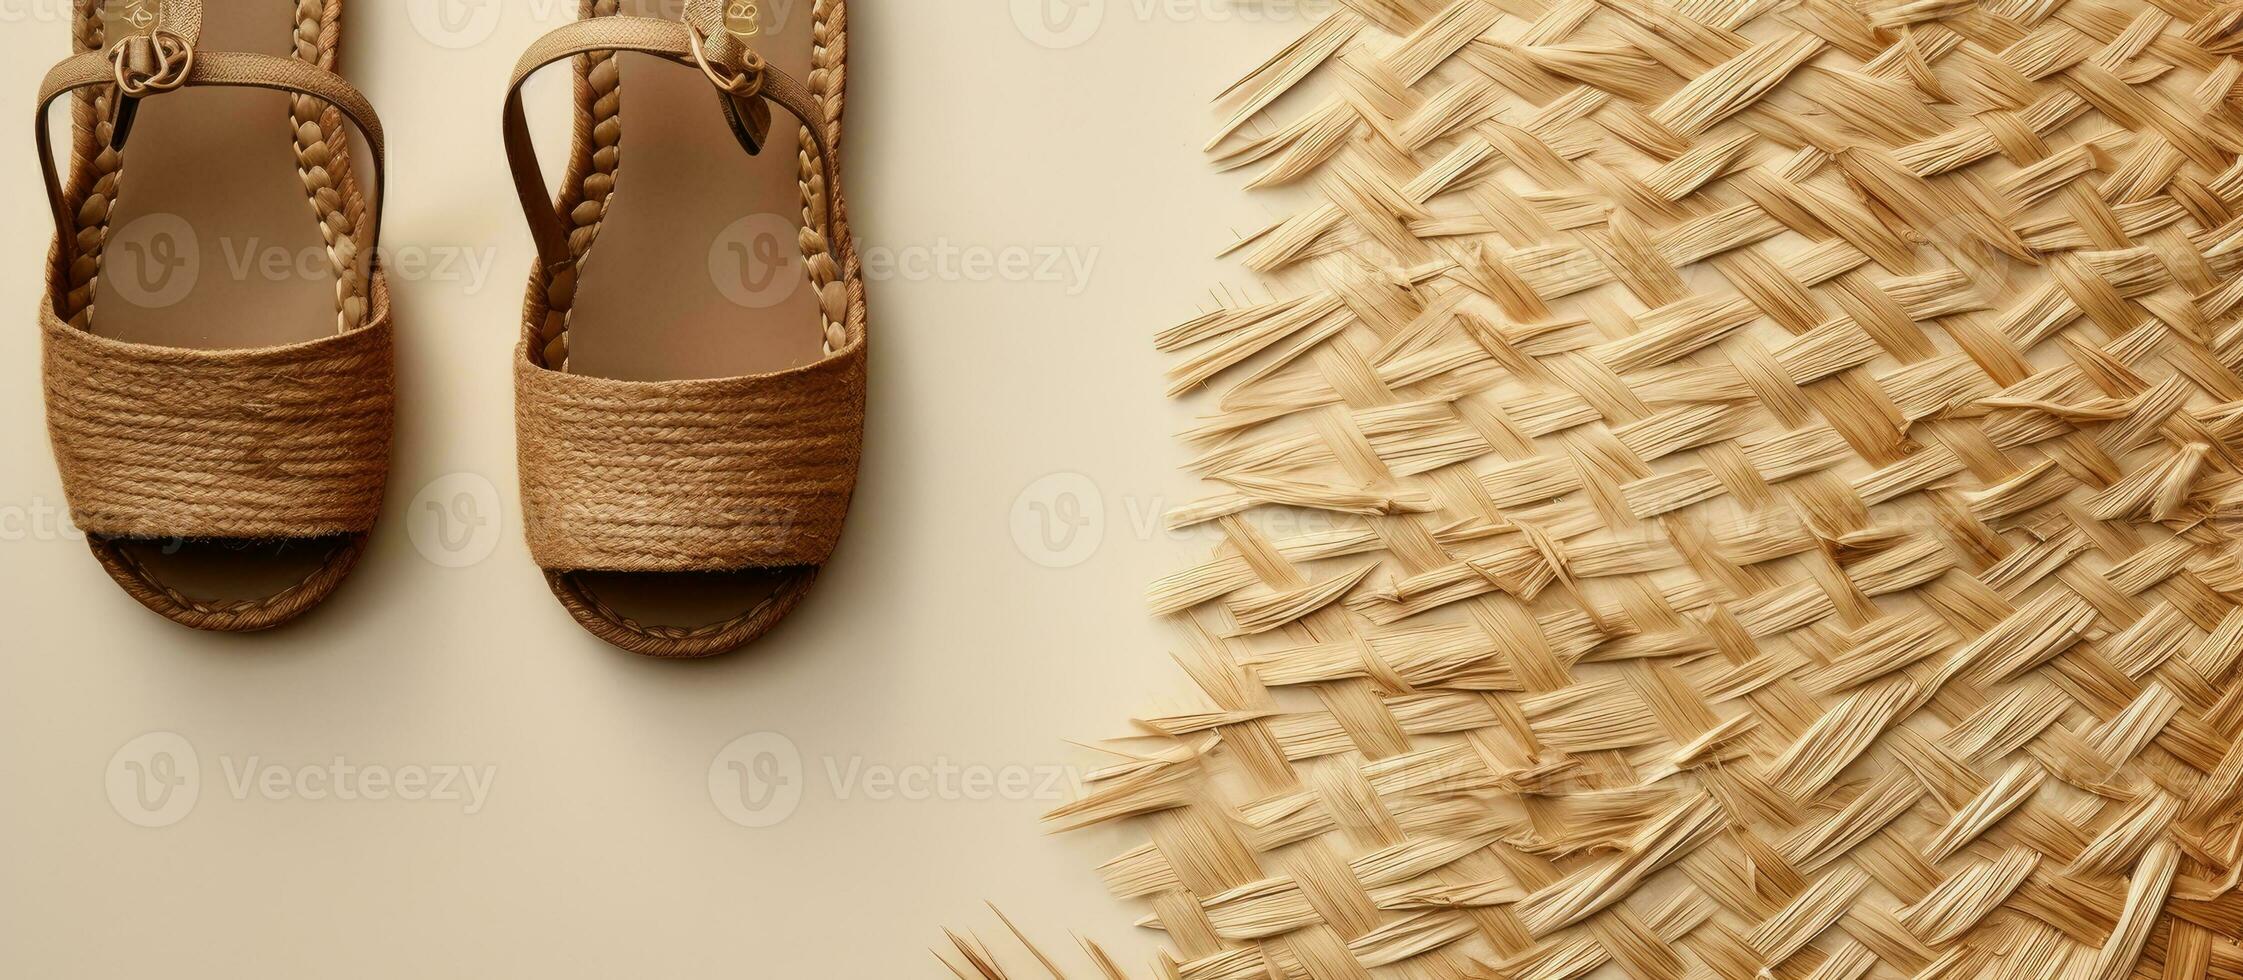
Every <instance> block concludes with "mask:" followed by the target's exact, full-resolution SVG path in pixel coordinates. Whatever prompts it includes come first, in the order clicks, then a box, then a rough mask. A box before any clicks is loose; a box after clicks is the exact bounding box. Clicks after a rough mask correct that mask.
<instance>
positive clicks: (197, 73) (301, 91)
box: [32, 0, 389, 262]
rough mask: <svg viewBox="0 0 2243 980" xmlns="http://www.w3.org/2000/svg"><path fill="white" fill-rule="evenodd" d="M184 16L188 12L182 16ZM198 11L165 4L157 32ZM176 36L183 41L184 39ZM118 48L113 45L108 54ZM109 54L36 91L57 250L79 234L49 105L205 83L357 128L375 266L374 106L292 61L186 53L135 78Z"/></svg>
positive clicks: (326, 74) (94, 55)
mask: <svg viewBox="0 0 2243 980" xmlns="http://www.w3.org/2000/svg"><path fill="white" fill-rule="evenodd" d="M182 11H187V12H188V13H184V14H183V13H181V12H182ZM201 11H202V7H201V4H200V2H199V0H170V2H169V3H167V4H165V6H164V17H163V20H162V21H161V22H160V23H161V24H162V25H163V26H162V27H160V28H158V30H160V31H166V32H168V31H170V29H171V28H170V25H171V24H172V23H173V18H175V17H181V18H184V19H185V22H186V28H187V30H188V31H189V32H190V33H193V32H194V30H195V28H196V26H197V25H199V23H200V15H201ZM146 36H149V37H153V36H154V35H153V34H151V35H146ZM181 37H182V39H184V35H181ZM127 40H128V41H129V40H130V39H129V38H128V39H127ZM123 43H125V42H119V44H120V45H122V44H123ZM163 43H168V42H163ZM116 50H118V48H117V47H112V49H111V51H116ZM111 51H89V52H87V53H85V54H81V55H77V56H75V57H71V58H68V59H66V60H64V61H63V62H62V63H61V64H58V65H56V66H54V68H53V69H52V70H50V71H48V72H47V78H46V81H45V82H44V83H42V84H41V85H40V86H39V108H38V111H37V113H36V114H35V117H34V119H33V126H32V129H33V130H34V137H33V138H34V139H35V140H36V142H37V144H38V148H39V170H40V174H41V175H42V176H43V177H44V178H45V179H46V186H47V203H48V205H49V206H50V207H52V208H53V209H54V222H55V233H56V234H57V235H60V236H61V238H60V243H61V247H62V248H63V249H64V250H65V251H66V252H67V251H68V250H69V249H71V248H73V247H74V245H75V243H76V242H77V240H78V228H77V219H76V216H75V215H73V214H71V213H70V207H69V204H68V202H66V201H65V200H64V199H63V192H62V181H61V179H60V177H59V176H58V175H57V172H56V166H55V159H54V146H53V142H54V141H53V139H52V138H51V137H50V136H49V135H48V132H47V128H48V122H47V118H48V114H49V112H50V111H51V110H52V109H53V107H54V103H55V102H56V101H57V100H59V99H61V98H62V97H63V96H65V95H69V94H71V93H73V92H78V91H81V90H84V89H89V88H97V87H100V86H103V85H107V86H112V87H114V88H116V89H117V90H118V91H116V92H114V93H113V96H114V97H115V98H116V99H118V100H120V104H122V100H127V99H130V100H137V99H144V98H154V97H156V96H159V95H161V94H163V93H165V92H169V91H172V90H174V89H179V88H193V87H196V86H205V85H208V86H221V87H232V88H263V89H272V90H274V91H279V92H289V93H293V94H297V95H308V96H311V97H312V98H315V99H318V100H320V101H322V102H325V103H327V104H328V105H331V106H334V107H335V108H336V109H338V110H340V111H341V112H342V114H343V116H344V118H346V119H349V120H350V122H351V125H353V126H355V127H357V129H358V132H359V135H360V136H361V137H362V138H364V139H365V140H366V146H367V149H368V150H369V151H370V152H372V153H373V156H374V198H373V201H372V203H370V204H369V205H368V209H369V210H370V211H371V212H372V215H373V220H372V221H371V222H370V225H371V226H372V230H371V231H370V232H369V233H368V241H367V254H368V255H370V256H373V257H374V259H373V260H374V261H375V262H379V261H380V251H381V235H382V232H381V228H382V218H381V214H382V206H383V205H385V204H387V203H389V198H388V195H387V193H386V192H385V191H384V186H385V182H386V180H387V171H386V169H385V167H384V159H383V158H384V151H383V146H382V121H381V118H380V117H379V116H376V115H375V114H374V107H373V105H372V104H370V103H368V102H367V101H366V97H365V96H364V95H362V94H360V93H359V91H358V90H357V89H356V88H353V87H351V84H350V83H349V82H346V81H344V80H343V78H342V76H340V75H337V74H335V73H334V72H331V71H328V70H326V69H324V68H320V67H319V66H317V65H312V64H308V63H305V62H303V61H299V60H297V59H295V58H284V57H280V56H278V55H269V54H251V53H245V52H237V51H207V52H196V51H194V49H193V48H192V47H188V48H186V49H184V53H183V54H182V55H181V56H180V58H179V60H176V61H174V62H172V65H173V67H172V68H171V69H169V70H168V71H167V72H166V73H164V74H159V75H153V76H149V77H147V78H137V76H128V75H127V67H126V65H125V64H124V62H122V61H120V60H117V59H114V58H112V56H111ZM123 77H135V78H137V80H138V81H139V82H140V91H139V92H138V94H137V95H127V94H126V92H125V91H124V89H125V86H124V84H123V83H122V82H120V78H123ZM151 79H153V81H151ZM125 124H129V120H120V125H125ZM66 258H67V256H66Z"/></svg>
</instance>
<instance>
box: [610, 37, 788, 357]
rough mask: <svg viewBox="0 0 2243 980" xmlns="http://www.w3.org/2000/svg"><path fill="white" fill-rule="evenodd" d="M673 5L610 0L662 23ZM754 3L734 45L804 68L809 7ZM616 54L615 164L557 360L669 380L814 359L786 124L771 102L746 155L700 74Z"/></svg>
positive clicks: (782, 65)
mask: <svg viewBox="0 0 2243 980" xmlns="http://www.w3.org/2000/svg"><path fill="white" fill-rule="evenodd" d="M677 6H678V0H624V3H623V9H622V12H623V13H624V14H626V15H636V16H643V17H664V18H668V19H673V20H674V19H676V18H677V16H678V14H677ZM761 9H762V10H763V11H764V16H765V18H766V23H765V24H764V30H763V32H762V33H761V34H760V35H758V36H757V37H755V38H750V39H748V44H749V46H750V47H753V48H755V49H756V50H757V51H759V52H761V53H762V54H763V56H764V57H765V58H767V59H769V60H770V61H771V63H772V64H774V65H777V66H778V67H779V68H780V69H782V70H784V71H786V72H787V73H788V74H791V75H793V76H795V77H796V78H807V77H808V75H809V70H810V54H811V48H812V37H813V35H812V32H811V26H812V21H811V16H810V4H809V3H808V2H807V0H803V2H796V3H765V4H762V5H761ZM782 17H783V18H784V22H780V18H782ZM618 57H619V58H620V59H621V63H620V64H619V65H618V66H617V67H618V74H619V77H620V78H621V81H620V83H619V84H620V87H621V91H622V95H623V99H622V107H621V110H620V116H621V122H622V132H623V138H622V143H621V145H620V149H621V154H620V160H621V162H620V164H619V165H618V166H617V168H616V173H615V191H614V196H613V197H612V198H611V199H610V200H609V202H608V207H607V214H606V217H605V218H604V219H603V220H602V221H601V222H600V232H599V237H598V238H597V239H595V240H594V242H593V244H592V250H591V252H590V253H589V254H588V255H587V256H586V258H585V260H584V266H583V272H582V275H581V278H580V279H579V281H578V284H577V291H576V304H575V307H574V310H573V311H572V312H571V313H570V314H569V327H568V330H569V358H568V370H569V371H570V372H572V373H575V374H589V375H595V376H598V377H603V378H617V379H621V380H626V381H671V380H680V379H687V378H727V377H735V376H738V375H744V374H763V373H767V372H771V371H778V370H783V369H785V368H790V367H795V366H798V365H802V364H809V363H813V362H815V361H817V360H818V359H819V358H820V357H821V356H823V353H824V352H823V348H822V346H821V345H822V343H823V340H824V333H823V331H822V329H821V325H820V323H819V319H818V297H817V291H816V290H815V289H814V288H812V286H811V285H810V283H809V281H808V279H807V278H805V275H804V271H803V262H802V249H801V247H800V244H799V242H798V239H797V236H798V235H799V234H800V232H801V228H802V190H801V185H800V183H799V176H800V172H799V168H798V165H797V162H796V147H797V144H798V142H799V139H800V135H799V124H798V123H797V121H796V120H795V118H794V117H793V116H791V115H789V114H788V113H787V112H786V110H784V109H779V108H776V107H774V108H773V109H772V113H771V114H772V120H771V136H770V139H769V140H768V143H767V145H766V146H765V147H764V148H763V152H762V153H761V154H759V155H756V156H749V155H748V153H747V151H746V150H744V149H742V148H741V147H740V143H739V141H738V140H737V139H735V138H734V137H733V135H732V128H731V127H730V126H729V125H727V124H726V122H725V119H724V113H723V111H722V110H721V108H720V107H719V104H718V101H717V94H716V88H715V86H713V85H711V84H710V83H709V80H708V79H707V78H705V77H703V76H702V74H701V73H700V72H698V71H695V70H694V69H692V68H689V67H684V66H680V65H677V64H673V63H671V62H668V61H664V60H662V59H660V58H657V57H655V56H653V55H646V54H636V53H630V52H626V53H623V54H621V55H619V56H618Z"/></svg>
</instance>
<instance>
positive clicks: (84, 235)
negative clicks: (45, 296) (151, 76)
mask: <svg viewBox="0 0 2243 980" xmlns="http://www.w3.org/2000/svg"><path fill="white" fill-rule="evenodd" d="M102 2H103V0H78V17H77V20H76V22H75V23H74V24H73V25H72V26H73V27H74V31H73V33H72V37H71V40H72V42H73V44H74V52H75V53H78V54H84V53H86V52H88V51H99V50H102V49H103V48H105V47H107V46H108V31H107V29H106V28H105V27H104V26H103V24H102V22H101V4H102ZM111 131H112V130H111V127H110V125H109V92H108V90H106V89H89V90H85V91H81V92H78V93H77V94H76V95H73V96H72V97H71V99H70V136H71V151H70V160H71V163H70V181H69V185H68V186H67V187H66V188H65V189H64V192H63V199H64V201H65V202H66V203H68V205H69V208H70V211H71V213H72V214H74V215H76V216H77V222H78V235H77V240H76V241H75V242H73V243H72V245H71V247H70V248H69V249H67V250H64V249H57V254H56V255H55V262H56V263H58V268H57V270H56V272H57V273H58V274H59V275H61V276H63V277H64V281H66V282H68V283H69V288H68V289H67V290H66V291H65V292H64V294H63V305H62V309H61V314H62V316H63V317H64V318H65V319H67V320H69V321H70V323H71V325H72V326H75V327H77V328H79V329H81V330H85V329H89V328H91V327H92V325H93V296H94V287H95V285H96V284H97V282H98V280H99V278H100V276H101V259H102V249H103V248H104V247H105V246H106V245H107V244H108V241H109V213H110V211H111V210H113V209H114V207H115V205H116V201H117V187H118V184H119V182H120V181H122V179H123V173H122V170H123V168H124V155H123V154H121V153H119V152H117V151H116V150H113V149H110V148H109V137H110V134H111ZM62 263H67V265H62Z"/></svg>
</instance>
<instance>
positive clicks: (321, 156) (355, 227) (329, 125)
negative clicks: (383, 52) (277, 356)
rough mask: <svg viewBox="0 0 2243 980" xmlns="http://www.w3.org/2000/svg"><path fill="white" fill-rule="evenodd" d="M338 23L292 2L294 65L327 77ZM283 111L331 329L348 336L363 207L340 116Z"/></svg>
mask: <svg viewBox="0 0 2243 980" xmlns="http://www.w3.org/2000/svg"><path fill="white" fill-rule="evenodd" d="M342 18H343V10H342V4H341V3H340V2H328V0H297V4H296V52H295V53H296V58H297V60H299V61H302V62H305V63H307V64H311V65H316V66H318V67H320V68H325V69H328V70H330V71H332V70H333V69H334V67H335V55H336V49H337V47H338V44H337V42H338V41H339V40H340V38H341V34H342ZM288 108H289V123H290V125H291V128H293V129H294V131H295V134H294V140H295V146H296V171H297V174H298V176H300V177H302V178H303V181H304V193H305V195H306V196H307V197H308V198H309V199H310V201H311V204H312V209H313V211H314V213H315V214H316V215H317V216H318V219H319V233H320V236H321V237H322V238H324V239H326V242H327V263H328V268H329V271H330V272H332V273H333V274H334V276H335V317H336V325H335V329H336V332H338V333H341V332H345V331H349V330H354V329H356V328H357V327H358V326H359V325H360V324H361V323H363V322H365V319H366V278H367V277H366V274H365V273H364V272H361V271H360V270H359V257H360V256H359V250H360V248H361V247H362V246H361V244H360V239H359V237H358V236H359V231H360V229H361V228H362V227H363V224H364V217H365V211H366V203H365V200H364V198H362V197H361V196H360V194H359V190H358V182H357V181H356V180H353V179H352V177H351V170H350V144H349V135H348V130H347V129H346V128H345V126H344V122H343V114H342V112H341V111H340V110H338V109H336V108H335V107H333V106H331V105H328V104H327V103H325V102H321V101H320V100H318V99H315V98H312V97H311V96H308V95H295V96H292V97H291V98H290V99H289V106H288Z"/></svg>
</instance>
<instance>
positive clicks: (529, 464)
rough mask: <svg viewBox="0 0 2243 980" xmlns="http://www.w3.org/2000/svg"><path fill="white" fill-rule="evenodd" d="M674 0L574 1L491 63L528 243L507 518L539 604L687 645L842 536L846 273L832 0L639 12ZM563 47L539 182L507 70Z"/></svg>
mask: <svg viewBox="0 0 2243 980" xmlns="http://www.w3.org/2000/svg"><path fill="white" fill-rule="evenodd" d="M679 2H680V0H596V2H591V0H588V2H586V3H585V4H584V9H583V14H584V16H583V18H582V19H580V20H578V21H576V22H575V23H572V24H569V25H566V26H564V27H561V28H560V29H558V30H555V31H554V32H553V33H551V34H549V35H547V36H546V37H544V38H543V39H541V40H539V41H538V42H537V43H536V44H535V45H533V46H532V47H531V48H530V50H529V52H528V53H527V54H525V55H524V56H523V58H522V60H521V62H520V64H519V65H518V66H517V67H516V69H515V72H514V80H513V83H512V85H511V86H510V87H509V89H508V93H507V100H506V108H505V126H506V130H505V135H506V149H507V155H508V158H509V162H510V164H511V166H512V168H513V170H514V179H515V184H516V188H517V190H518V192H519V193H520V195H521V198H522V207H523V211H524V213H525V215H526V216H527V218H528V220H529V224H530V229H531V232H532V234H533V237H534V238H535V240H536V243H537V250H538V267H537V269H536V271H535V272H534V273H533V274H532V276H531V279H530V287H529V298H528V303H527V310H526V314H525V317H524V324H523V339H522V344H521V346H520V347H519V348H518V349H517V352H516V357H515V419H516V427H517V431H518V436H519V447H518V452H519V455H520V465H521V486H522V511H523V525H524V530H525V534H526V535H527V537H528V539H529V545H530V551H531V554H532V555H533V557H535V558H536V560H537V563H538V565H539V566H540V567H541V568H542V569H544V571H545V576H546V581H547V584H548V585H550V586H551V588H552V590H553V594H554V595H555V596H556V597H557V598H559V599H560V601H561V604H562V606H563V607H565V608H566V609H567V610H568V612H569V613H570V615H572V616H574V617H575V619H576V621H577V622H578V623H579V624H581V625H582V626H583V627H584V628H585V629H587V630H589V631H590V632H591V633H592V634H593V635H594V636H597V637H599V638H600V639H602V640H605V641H607V642H609V643H611V644H614V645H616V646H618V647H621V648H623V649H625V650H629V651H632V652H634V653H639V654H645V655H648V656H656V657H706V656H712V655H715V654H719V653H723V652H726V651H729V650H732V649H735V648H737V647H739V646H741V645H742V644H745V643H747V642H749V641H751V640H754V639H756V638H757V637H759V636H762V635H763V634H764V633H765V632H766V631H768V630H769V629H771V627H772V626H773V625H775V624H776V623H777V622H778V621H779V620H780V619H781V618H783V617H784V616H786V615H787V613H788V612H789V611H791V610H792V609H793V608H794V607H795V605H796V604H797V603H799V602H801V600H802V597H803V595H804V594H805V593H806V592H807V591H808V590H809V587H810V584H811V582H812V581H813V580H814V579H815V578H816V577H817V574H818V571H819V569H820V567H821V566H823V565H824V564H825V562H826V560H827V559H828V557H830V556H831V555H832V553H833V549H834V545H835V543H836V542H837V541H838V540H839V538H840V534H841V526H842V521H843V519H844V518H845V517H846V516H847V514H848V509H849V500H850V497H851V495H852V493H853V492H854V490H855V487H856V479H857V463H858V459H859V456H860V453H861V448H862V444H863V434H864V399H865V344H866V337H865V332H866V331H865V296H864V283H863V281H862V278H861V275H860V272H859V266H858V260H857V253H856V246H855V244H854V243H853V242H852V241H851V239H850V236H849V233H848V209H847V207H846V205H845V204H844V202H843V197H842V194H841V179H840V160H839V157H838V155H837V154H838V150H837V147H838V144H839V140H840V134H841V125H840V122H841V107H842V93H843V88H844V79H843V64H844V60H845V56H844V51H845V47H846V41H845V15H844V7H845V4H844V3H843V2H842V0H816V2H815V4H814V5H812V6H811V7H810V9H809V11H808V14H809V16H807V17H805V16H803V15H802V14H803V10H802V7H803V5H802V4H779V3H768V2H766V3H760V4H759V3H752V2H741V0H730V2H724V0H684V2H683V10H682V13H683V16H682V17H676V16H672V17H663V16H660V15H661V14H663V13H664V12H665V11H666V10H667V11H673V12H674V11H678V9H679ZM750 45H753V47H751V46H750ZM562 59H573V60H574V63H575V68H576V99H577V110H578V111H577V117H576V129H575V145H574V150H573V152H572V154H571V159H570V163H569V170H568V176H567V179H566V180H564V181H563V183H562V188H563V190H562V195H561V199H560V201H559V202H558V203H556V202H554V201H552V200H550V199H549V198H548V197H547V194H546V188H547V184H546V182H545V179H544V176H543V174H542V173H541V171H540V169H539V166H538V162H537V157H536V152H535V150H534V148H533V147H532V146H531V145H530V136H529V128H528V124H527V122H526V121H525V119H524V115H523V108H522V96H521V86H522V83H523V81H524V80H525V79H527V78H528V77H529V76H530V75H531V74H533V73H535V72H536V71H537V70H538V69H540V68H543V67H545V66H547V65H550V64H552V63H554V62H557V61H560V60H562ZM797 73H800V74H799V75H798V74H797ZM798 78H801V79H805V80H806V81H798V80H797V79H798ZM626 81H628V83H629V84H624V83H625V82H626ZM711 102H714V103H715V104H714V105H711ZM773 103H775V104H777V105H778V106H779V107H780V108H781V109H784V110H786V111H787V112H788V113H790V114H792V115H793V116H794V117H795V119H796V120H798V121H799V122H800V124H801V125H800V127H799V131H795V130H797V127H795V126H786V127H781V128H778V129H774V128H773V127H772V125H771V120H772V112H771V104H773ZM626 127H628V128H626ZM626 134H627V136H626ZM626 153H627V154H628V157H629V159H630V160H631V166H630V167H628V168H625V167H621V166H619V164H620V162H621V160H622V157H623V156H624V155H625V154H626ZM790 242H792V243H793V244H794V246H796V247H788V245H789V243H790ZM595 243H597V247H595Z"/></svg>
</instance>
